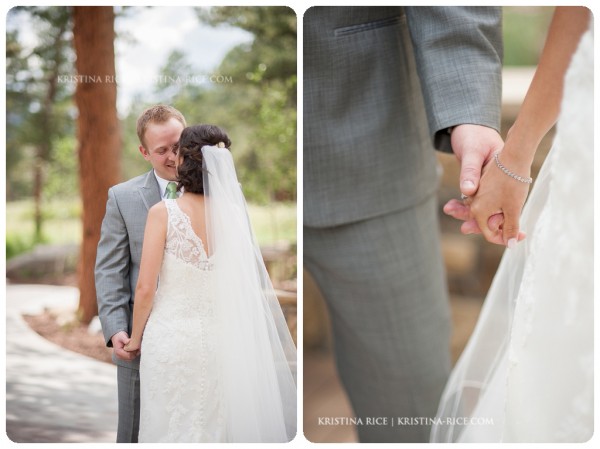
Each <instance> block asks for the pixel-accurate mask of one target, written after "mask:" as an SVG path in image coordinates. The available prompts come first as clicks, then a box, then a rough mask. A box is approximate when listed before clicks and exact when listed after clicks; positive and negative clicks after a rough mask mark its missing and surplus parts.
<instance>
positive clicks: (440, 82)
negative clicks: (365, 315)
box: [304, 6, 502, 227]
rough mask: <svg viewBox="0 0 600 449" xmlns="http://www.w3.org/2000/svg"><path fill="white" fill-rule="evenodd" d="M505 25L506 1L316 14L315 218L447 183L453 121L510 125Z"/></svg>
mask: <svg viewBox="0 0 600 449" xmlns="http://www.w3.org/2000/svg"><path fill="white" fill-rule="evenodd" d="M500 25H501V9H500V8H495V7H400V6H397V7H396V6H389V7H347V6H344V7H312V8H310V9H308V10H307V11H306V13H305V15H304V224H305V225H307V226H312V227H328V226H335V225H339V224H343V223H350V222H355V221H359V220H363V219H367V218H371V217H375V216H379V215H383V214H386V213H390V212H393V211H397V210H401V209H404V208H407V207H410V206H413V205H415V204H417V203H419V202H421V201H423V200H424V199H425V198H427V197H429V196H430V195H432V194H433V193H434V192H435V190H436V188H437V178H436V169H435V167H436V164H435V156H434V153H435V152H434V151H432V149H433V147H434V145H435V147H436V148H437V149H440V150H443V151H451V148H450V139H449V135H448V134H447V128H448V127H452V126H454V125H458V124H464V123H471V124H480V125H485V126H489V127H491V128H494V129H496V130H499V129H500V97H501V65H502V34H501V26H500ZM432 143H433V145H432Z"/></svg>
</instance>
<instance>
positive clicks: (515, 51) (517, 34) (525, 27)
mask: <svg viewBox="0 0 600 449" xmlns="http://www.w3.org/2000/svg"><path fill="white" fill-rule="evenodd" d="M553 11H554V8H552V7H547V6H505V7H504V8H503V34H504V65H505V66H527V65H537V63H538V60H539V56H540V53H541V52H542V49H543V47H544V42H545V40H546V34H547V32H548V26H549V25H550V20H551V19H552V14H553Z"/></svg>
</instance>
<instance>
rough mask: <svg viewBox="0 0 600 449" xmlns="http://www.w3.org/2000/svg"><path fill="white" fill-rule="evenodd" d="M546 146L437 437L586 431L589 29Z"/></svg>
mask: <svg viewBox="0 0 600 449" xmlns="http://www.w3.org/2000/svg"><path fill="white" fill-rule="evenodd" d="M563 98H564V99H563V103H562V107H561V113H560V117H559V121H558V123H557V128H556V131H557V132H556V137H555V140H554V145H553V148H552V150H551V152H550V154H549V155H548V157H547V159H546V161H545V163H544V166H543V167H542V170H541V172H540V175H539V177H538V179H537V181H536V185H535V187H534V189H533V190H532V192H531V195H530V198H529V200H528V202H527V205H526V207H525V209H524V212H523V216H522V219H521V227H522V230H524V231H525V232H526V234H527V235H528V237H527V239H525V240H524V241H523V242H521V243H519V244H518V245H517V247H516V248H515V249H512V250H509V251H506V252H505V255H504V257H503V259H502V262H501V264H500V268H499V269H498V272H497V274H496V277H495V278H494V282H493V284H492V287H491V289H490V291H489V293H488V297H487V298H486V301H485V304H484V306H483V308H482V311H481V314H480V318H479V321H478V323H477V326H476V328H475V331H474V333H473V336H472V337H471V339H470V341H469V343H468V344H467V347H466V348H465V351H464V352H463V354H462V355H461V358H460V359H459V361H458V363H457V365H456V367H455V368H454V370H453V372H452V374H451V377H450V379H449V381H448V384H447V386H446V389H445V391H444V394H443V396H442V400H441V402H440V407H439V410H438V415H437V417H436V419H435V423H434V425H433V428H432V434H431V440H432V441H434V442H443V441H445V442H583V441H586V440H588V439H589V438H591V436H592V434H593V421H594V419H593V417H594V413H593V403H594V399H593V398H594V392H593V379H594V376H593V362H594V361H593V315H594V313H593V312H594V311H593V293H594V290H593V254H594V232H593V218H594V214H593V210H594V208H593V206H594V204H593V194H594V189H593V187H594V173H593V164H594V160H593V150H594V145H593V129H594V124H593V30H592V29H590V30H588V31H587V32H586V34H584V36H583V38H582V40H581V43H580V45H579V47H578V50H577V52H576V53H575V55H574V56H573V59H572V62H571V66H570V68H569V70H568V72H567V75H566V79H565V89H564V97H563Z"/></svg>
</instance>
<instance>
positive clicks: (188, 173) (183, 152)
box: [177, 125, 231, 194]
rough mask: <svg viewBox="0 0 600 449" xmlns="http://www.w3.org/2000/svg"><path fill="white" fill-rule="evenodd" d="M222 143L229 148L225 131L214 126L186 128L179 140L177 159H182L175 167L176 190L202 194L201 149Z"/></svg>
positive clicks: (229, 142) (229, 143)
mask: <svg viewBox="0 0 600 449" xmlns="http://www.w3.org/2000/svg"><path fill="white" fill-rule="evenodd" d="M221 142H222V143H223V144H224V145H225V147H226V148H229V147H230V145H231V141H230V140H229V137H227V134H226V133H225V131H223V130H222V129H221V128H219V127H218V126H215V125H195V126H188V127H187V128H185V129H184V130H183V132H182V133H181V137H180V138H179V150H178V153H177V155H178V157H181V158H183V160H182V161H181V163H180V165H179V166H178V167H177V174H178V177H177V179H178V181H179V182H178V184H177V190H181V188H182V187H183V188H184V189H185V191H186V192H190V193H201V194H204V183H203V181H202V147H203V146H206V145H211V146H218V145H219V143H221Z"/></svg>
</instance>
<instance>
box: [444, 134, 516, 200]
mask: <svg viewBox="0 0 600 449" xmlns="http://www.w3.org/2000/svg"><path fill="white" fill-rule="evenodd" d="M450 141H451V143H452V151H454V154H455V155H456V157H457V159H458V162H459V163H460V191H461V193H463V194H464V195H467V196H473V195H475V193H476V192H477V189H478V188H479V180H480V178H481V170H482V169H483V166H484V165H485V164H487V163H488V162H489V161H490V160H491V159H492V157H493V156H494V153H495V152H497V151H500V150H501V149H502V147H503V146H504V142H503V141H502V138H501V137H500V134H498V132H497V131H496V130H495V129H493V128H489V127H487V126H483V125H471V124H465V125H458V126H455V127H454V129H453V130H452V135H451V136H450Z"/></svg>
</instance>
